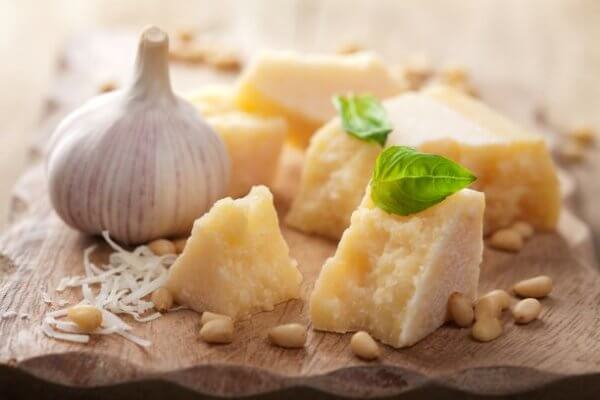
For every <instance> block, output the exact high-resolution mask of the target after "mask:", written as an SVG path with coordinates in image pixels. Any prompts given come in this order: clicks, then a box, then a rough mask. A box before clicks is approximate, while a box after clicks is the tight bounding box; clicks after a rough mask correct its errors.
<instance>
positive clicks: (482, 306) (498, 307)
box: [475, 296, 502, 320]
mask: <svg viewBox="0 0 600 400" xmlns="http://www.w3.org/2000/svg"><path fill="white" fill-rule="evenodd" d="M501 315H502V304H501V302H500V301H499V299H498V298H497V297H495V296H492V297H490V296H484V297H480V298H479V299H478V300H477V302H476V303H475V320H480V319H484V318H486V317H487V318H500V316H501Z"/></svg>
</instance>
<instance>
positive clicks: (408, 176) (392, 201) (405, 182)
mask: <svg viewBox="0 0 600 400" xmlns="http://www.w3.org/2000/svg"><path fill="white" fill-rule="evenodd" d="M475 179H477V178H476V177H475V176H474V175H473V174H472V173H471V171H469V170H468V169H466V168H465V167H463V166H461V165H459V164H457V163H455V162H454V161H452V160H449V159H447V158H445V157H442V156H438V155H435V154H427V153H420V152H418V151H416V150H415V149H412V148H410V147H405V146H392V147H389V148H387V149H385V150H384V151H383V152H381V154H379V157H377V161H376V162H375V170H374V171H373V177H372V179H371V199H372V200H373V203H375V205H376V206H377V207H379V208H381V209H383V210H385V211H387V212H389V213H393V214H399V215H409V214H412V213H416V212H419V211H422V210H425V209H426V208H429V207H431V206H433V205H435V204H437V203H439V202H441V201H442V200H444V199H445V198H446V197H448V196H450V195H451V194H453V193H456V192H458V191H459V190H460V189H462V188H465V187H467V186H469V184H471V182H473V181H474V180H475Z"/></svg>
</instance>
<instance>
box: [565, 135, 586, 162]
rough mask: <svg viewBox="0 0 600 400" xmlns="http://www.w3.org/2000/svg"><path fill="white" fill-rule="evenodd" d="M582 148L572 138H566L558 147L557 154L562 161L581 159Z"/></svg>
mask: <svg viewBox="0 0 600 400" xmlns="http://www.w3.org/2000/svg"><path fill="white" fill-rule="evenodd" d="M583 153H584V149H583V146H582V145H581V143H578V142H576V141H573V140H567V141H566V142H565V143H563V144H562V146H561V147H560V148H559V155H560V158H562V159H563V160H564V161H567V162H577V161H581V160H583V155H584V154H583Z"/></svg>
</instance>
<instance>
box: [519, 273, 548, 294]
mask: <svg viewBox="0 0 600 400" xmlns="http://www.w3.org/2000/svg"><path fill="white" fill-rule="evenodd" d="M513 290H514V292H515V293H516V294H518V295H519V296H521V297H533V298H536V299H540V298H542V297H546V296H548V295H549V294H550V292H551V291H552V278H550V277H549V276H546V275H540V276H536V277H534V278H530V279H525V280H522V281H520V282H517V283H515V285H514V286H513Z"/></svg>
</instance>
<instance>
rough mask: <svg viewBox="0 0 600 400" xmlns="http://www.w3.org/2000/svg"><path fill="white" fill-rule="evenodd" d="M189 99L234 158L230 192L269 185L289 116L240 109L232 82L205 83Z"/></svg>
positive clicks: (242, 193) (236, 194) (239, 193)
mask: <svg viewBox="0 0 600 400" xmlns="http://www.w3.org/2000/svg"><path fill="white" fill-rule="evenodd" d="M187 99H188V100H190V101H191V102H192V104H194V105H195V106H196V107H197V108H198V111H200V113H201V114H202V115H203V116H204V117H205V118H206V122H207V123H208V124H209V125H210V126H211V127H212V128H213V129H214V130H215V131H216V132H217V134H219V136H221V138H222V139H223V141H224V142H225V146H226V147H227V152H228V153H229V159H230V160H231V179H230V182H229V189H228V191H227V194H228V195H229V196H231V197H233V198H237V197H242V196H245V195H246V194H248V192H249V191H250V189H251V188H252V186H256V185H270V184H271V182H272V181H273V178H274V176H275V173H276V172H277V168H278V166H279V158H280V156H281V153H282V150H283V145H284V142H285V138H286V136H287V131H288V127H287V123H286V120H285V119H284V118H282V117H264V116H260V115H255V114H250V113H247V112H243V111H240V110H239V109H238V108H237V106H236V104H235V90H234V88H233V87H231V86H225V85H220V86H206V87H203V88H200V89H197V90H196V91H194V92H192V93H190V94H189V95H188V96H187Z"/></svg>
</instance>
